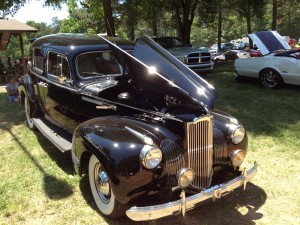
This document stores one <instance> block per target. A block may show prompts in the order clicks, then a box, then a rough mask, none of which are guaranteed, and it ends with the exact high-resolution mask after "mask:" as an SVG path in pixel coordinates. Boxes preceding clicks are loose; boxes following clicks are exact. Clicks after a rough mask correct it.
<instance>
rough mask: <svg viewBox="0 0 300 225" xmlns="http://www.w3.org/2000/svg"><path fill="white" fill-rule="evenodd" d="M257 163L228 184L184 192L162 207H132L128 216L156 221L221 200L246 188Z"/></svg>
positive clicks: (134, 218)
mask: <svg viewBox="0 0 300 225" xmlns="http://www.w3.org/2000/svg"><path fill="white" fill-rule="evenodd" d="M257 167H258V165H257V163H256V162H255V163H254V165H253V167H252V168H251V169H250V170H249V171H247V170H246V169H244V171H243V173H242V175H240V176H238V177H236V178H235V179H233V180H230V181H228V182H226V183H223V184H219V185H215V186H213V187H211V188H208V189H205V190H203V191H201V192H200V193H198V194H195V195H192V196H189V197H185V192H184V190H183V191H182V193H181V199H179V200H177V201H173V202H169V203H165V204H161V205H154V206H145V207H131V208H130V209H128V210H127V211H126V215H127V216H128V217H129V218H130V219H132V220H135V221H145V220H154V219H158V218H162V217H166V216H170V215H175V214H179V213H182V214H183V216H184V215H185V212H186V211H188V210H191V209H193V208H195V206H196V204H198V203H200V202H203V201H205V200H207V199H210V198H211V199H213V200H215V199H216V198H221V196H222V195H225V194H227V193H229V192H231V191H233V190H235V189H237V188H238V187H240V186H243V187H244V189H245V188H246V184H247V182H249V181H250V180H251V179H252V178H253V177H254V176H255V174H256V172H257Z"/></svg>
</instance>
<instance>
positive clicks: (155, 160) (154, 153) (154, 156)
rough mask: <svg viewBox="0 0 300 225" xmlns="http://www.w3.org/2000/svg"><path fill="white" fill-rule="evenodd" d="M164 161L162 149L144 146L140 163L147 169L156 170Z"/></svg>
mask: <svg viewBox="0 0 300 225" xmlns="http://www.w3.org/2000/svg"><path fill="white" fill-rule="evenodd" d="M161 160H162V151H161V150H160V148H158V147H155V146H151V145H144V147H143V149H142V150H141V153H140V163H141V164H142V165H143V166H144V167H145V168H147V169H154V168H155V167H157V166H158V165H159V163H160V162H161Z"/></svg>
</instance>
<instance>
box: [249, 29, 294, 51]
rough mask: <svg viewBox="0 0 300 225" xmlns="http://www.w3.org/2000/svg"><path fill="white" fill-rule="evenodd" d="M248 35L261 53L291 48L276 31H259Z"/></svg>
mask: <svg viewBox="0 0 300 225" xmlns="http://www.w3.org/2000/svg"><path fill="white" fill-rule="evenodd" d="M248 36H249V37H250V38H251V39H252V41H253V43H255V44H256V46H257V47H258V48H259V50H260V52H261V53H262V54H263V55H267V54H269V53H271V52H274V51H277V50H285V49H291V47H290V46H289V44H288V43H287V42H286V40H284V38H283V37H282V36H281V35H280V34H279V33H278V32H277V31H260V32H257V33H253V34H249V35H248Z"/></svg>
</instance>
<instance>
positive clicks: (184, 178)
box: [177, 168, 195, 189]
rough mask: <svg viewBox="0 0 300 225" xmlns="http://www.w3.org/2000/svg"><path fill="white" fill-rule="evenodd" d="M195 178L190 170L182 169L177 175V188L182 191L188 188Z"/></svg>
mask: <svg viewBox="0 0 300 225" xmlns="http://www.w3.org/2000/svg"><path fill="white" fill-rule="evenodd" d="M194 178H195V172H194V170H193V169H191V168H182V169H181V170H179V171H178V173H177V181H178V186H179V187H181V188H182V189H185V188H187V187H188V186H190V185H191V184H192V182H193V180H194Z"/></svg>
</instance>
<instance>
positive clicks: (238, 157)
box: [229, 149, 246, 168]
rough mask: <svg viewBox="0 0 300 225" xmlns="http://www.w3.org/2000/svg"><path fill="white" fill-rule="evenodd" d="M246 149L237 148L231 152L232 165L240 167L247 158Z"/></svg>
mask: <svg viewBox="0 0 300 225" xmlns="http://www.w3.org/2000/svg"><path fill="white" fill-rule="evenodd" d="M245 157H246V151H244V150H242V149H237V150H235V151H233V152H231V153H230V155H229V158H230V161H231V165H232V166H233V167H235V168H237V167H239V166H240V165H241V164H242V163H243V162H244V160H245Z"/></svg>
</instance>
